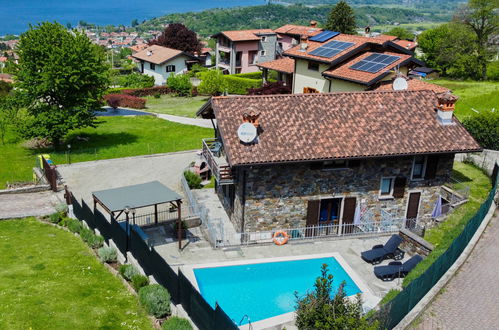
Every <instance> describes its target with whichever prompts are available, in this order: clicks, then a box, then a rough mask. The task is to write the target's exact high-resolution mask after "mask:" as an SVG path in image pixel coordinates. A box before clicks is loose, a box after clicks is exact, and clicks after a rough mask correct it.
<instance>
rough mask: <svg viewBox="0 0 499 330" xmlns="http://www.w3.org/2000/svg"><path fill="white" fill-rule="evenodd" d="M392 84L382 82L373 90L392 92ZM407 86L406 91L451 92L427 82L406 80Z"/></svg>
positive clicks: (391, 81)
mask: <svg viewBox="0 0 499 330" xmlns="http://www.w3.org/2000/svg"><path fill="white" fill-rule="evenodd" d="M392 83H393V80H390V81H383V82H382V83H380V85H379V86H378V87H376V88H375V89H374V90H377V91H391V90H393V88H392ZM407 84H408V85H409V87H408V88H407V90H410V91H423V90H428V91H434V92H435V93H449V92H450V91H451V90H450V89H448V88H445V87H443V86H439V85H435V84H431V83H429V82H426V81H423V80H419V79H407Z"/></svg>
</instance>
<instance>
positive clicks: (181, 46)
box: [149, 23, 201, 54]
mask: <svg viewBox="0 0 499 330" xmlns="http://www.w3.org/2000/svg"><path fill="white" fill-rule="evenodd" d="M149 44H150V45H160V46H164V47H168V48H173V49H178V50H181V51H183V52H186V53H191V54H193V53H195V52H197V53H199V52H200V51H201V43H200V42H199V39H198V37H197V35H196V33H195V32H194V31H191V30H189V29H188V28H187V27H185V25H183V24H180V23H173V24H169V25H168V26H167V27H166V28H165V30H164V31H163V32H162V33H161V35H160V36H159V37H158V38H156V39H154V40H152V41H151V42H150V43H149Z"/></svg>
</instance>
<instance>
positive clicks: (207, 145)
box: [203, 139, 234, 185]
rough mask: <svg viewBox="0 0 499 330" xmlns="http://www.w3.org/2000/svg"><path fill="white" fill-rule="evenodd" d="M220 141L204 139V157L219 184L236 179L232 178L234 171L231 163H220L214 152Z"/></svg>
mask: <svg viewBox="0 0 499 330" xmlns="http://www.w3.org/2000/svg"><path fill="white" fill-rule="evenodd" d="M219 143H220V142H219V141H218V140H217V139H203V157H204V158H205V159H206V162H207V163H208V166H209V168H210V169H211V172H212V173H213V175H214V176H215V179H217V182H218V184H220V185H224V184H232V183H234V180H233V178H232V171H231V169H230V166H229V165H220V164H218V163H217V161H216V159H215V158H216V157H215V155H214V154H213V150H215V148H216V147H217V148H219V146H217V144H219Z"/></svg>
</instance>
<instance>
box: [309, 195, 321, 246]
mask: <svg viewBox="0 0 499 330" xmlns="http://www.w3.org/2000/svg"><path fill="white" fill-rule="evenodd" d="M320 208H321V201H320V200H311V201H308V205H307V224H306V226H307V227H312V226H317V225H318V224H319V212H320ZM313 235H314V232H313V230H312V229H307V230H305V236H307V237H310V236H313Z"/></svg>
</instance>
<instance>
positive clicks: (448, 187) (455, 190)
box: [440, 178, 470, 206]
mask: <svg viewBox="0 0 499 330" xmlns="http://www.w3.org/2000/svg"><path fill="white" fill-rule="evenodd" d="M440 195H441V196H442V197H443V198H445V199H446V200H447V201H448V202H449V203H450V204H451V206H457V205H459V204H462V203H463V202H465V201H467V200H468V197H469V195H470V186H469V185H467V184H465V183H463V182H461V181H459V180H457V179H455V178H450V179H449V182H447V183H445V184H444V185H443V186H442V187H441V189H440Z"/></svg>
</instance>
